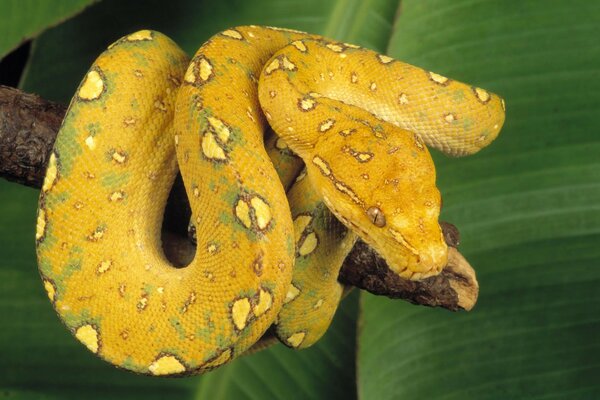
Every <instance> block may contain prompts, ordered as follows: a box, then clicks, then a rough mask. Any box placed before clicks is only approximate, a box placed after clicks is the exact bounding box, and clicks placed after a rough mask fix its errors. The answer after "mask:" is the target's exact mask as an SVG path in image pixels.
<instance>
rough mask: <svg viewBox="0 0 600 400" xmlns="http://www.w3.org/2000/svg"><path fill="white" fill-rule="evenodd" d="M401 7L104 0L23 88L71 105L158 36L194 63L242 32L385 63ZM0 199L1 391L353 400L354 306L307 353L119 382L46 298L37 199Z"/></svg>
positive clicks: (4, 192)
mask: <svg viewBox="0 0 600 400" xmlns="http://www.w3.org/2000/svg"><path fill="white" fill-rule="evenodd" d="M142 4H143V6H142ZM397 7H398V0H369V1H363V0H336V1H322V0H287V1H285V2H281V1H278V0H258V1H253V2H249V1H245V0H235V1H228V2H221V1H195V0H171V1H169V2H168V4H167V5H166V6H165V2H164V1H158V0H153V1H145V2H143V3H142V2H139V1H121V0H105V1H103V2H101V3H99V4H96V5H94V6H93V7H90V8H89V9H87V10H86V11H85V12H83V13H82V14H81V15H79V16H78V17H77V18H74V19H72V20H69V21H67V22H66V23H64V24H62V25H60V26H59V27H57V28H54V29H51V30H49V31H48V32H46V33H44V34H43V35H42V36H40V38H39V39H36V40H35V42H34V45H33V49H32V56H31V59H30V62H29V65H28V70H27V73H26V77H25V79H24V81H23V88H24V89H25V90H27V91H31V92H36V93H39V94H40V95H42V96H43V97H45V98H48V99H53V100H56V101H61V102H63V103H67V102H68V101H69V99H70V97H71V96H72V95H73V93H74V92H75V88H76V87H77V85H78V83H79V81H80V80H81V78H82V77H83V75H84V73H85V71H86V70H87V69H88V68H89V65H90V64H91V63H92V62H93V60H94V59H95V58H96V57H97V56H98V55H99V54H100V52H102V51H103V50H104V49H105V48H106V46H108V45H109V44H110V43H112V42H113V41H115V40H116V39H118V38H119V37H121V36H123V35H125V34H127V33H131V32H133V31H136V30H138V29H142V28H151V29H156V30H159V31H163V32H164V33H166V34H167V35H169V36H171V37H172V38H173V39H174V40H175V41H176V42H177V43H179V44H180V45H181V46H182V47H183V48H184V49H185V50H186V51H187V52H188V53H189V54H193V53H194V52H195V51H196V49H197V47H199V46H200V45H201V44H202V42H203V41H205V40H206V39H208V38H209V37H210V36H211V35H212V34H215V33H217V32H219V31H222V30H223V29H226V28H227V27H230V26H236V25H242V24H261V25H273V26H284V27H289V28H295V29H301V30H305V31H309V32H315V33H321V34H324V35H327V36H330V37H335V38H337V39H339V40H345V41H351V42H355V43H358V44H361V45H364V46H367V47H371V48H375V49H378V50H381V51H383V50H384V49H385V48H386V46H387V44H388V41H389V37H390V32H391V28H392V24H393V20H394V17H395V15H396V9H397ZM0 196H1V197H0V204H1V205H2V209H0V222H1V223H0V238H1V240H2V241H1V243H3V244H4V243H9V247H8V248H10V249H11V250H10V252H9V253H7V256H6V257H2V258H1V259H0V278H4V279H1V280H0V317H3V318H4V317H6V319H5V321H7V322H6V323H5V324H4V325H3V329H0V354H2V357H0V389H5V390H7V392H8V393H10V394H11V395H14V396H15V397H21V398H30V397H38V396H41V395H43V396H47V397H50V398H61V399H62V398H81V397H82V394H85V397H86V398H88V397H89V398H93V397H94V396H95V397H97V398H107V397H110V398H115V397H122V398H144V399H153V398H190V397H198V398H204V397H205V396H206V397H207V398H232V399H233V398H235V399H237V398H271V397H278V398H294V397H296V398H304V397H311V398H332V397H333V398H339V397H342V398H349V399H351V398H354V397H356V385H355V382H356V372H355V361H354V360H355V356H356V353H355V343H356V333H355V322H356V314H357V310H356V309H357V301H358V300H357V297H358V296H357V294H355V295H354V296H351V297H350V298H348V299H347V300H345V302H344V305H343V307H342V308H341V309H340V311H339V312H338V315H337V316H336V318H335V320H334V325H333V326H332V328H331V329H330V331H329V332H328V333H327V335H326V336H325V337H324V338H323V339H322V340H321V342H319V343H318V344H317V345H315V346H314V347H313V348H311V349H307V350H302V351H292V350H288V349H287V348H284V347H283V346H281V345H279V346H275V347H274V348H272V349H268V350H265V351H263V352H261V353H258V354H255V355H252V356H248V357H243V358H241V359H239V360H236V361H234V362H233V363H232V364H231V365H228V366H226V367H224V368H220V369H218V370H217V371H215V372H211V373H209V374H207V375H205V376H202V377H193V378H184V379H177V380H169V379H156V378H147V377H140V376H135V375H132V374H131V373H127V372H124V371H119V370H116V369H115V368H113V367H112V366H110V365H108V364H106V363H104V362H103V361H101V360H99V359H97V358H96V357H95V356H94V355H92V354H91V353H89V351H87V350H86V349H85V348H83V346H81V345H80V344H79V343H77V341H76V340H74V339H73V338H72V337H71V335H70V334H69V333H68V332H67V331H66V330H65V329H64V327H63V326H62V325H61V324H60V322H59V320H58V318H57V317H56V315H55V313H54V311H53V310H52V307H51V306H50V304H49V302H48V300H47V298H46V297H45V294H44V291H43V288H42V285H41V282H40V279H39V276H38V274H37V271H36V268H37V267H36V261H35V254H34V240H33V237H34V227H35V209H36V198H37V193H36V192H35V191H33V190H31V189H27V188H23V187H18V186H16V185H14V184H9V183H6V182H2V181H0ZM15 229H17V232H15ZM3 247H4V245H3ZM2 254H3V255H4V254H5V251H4V250H3V251H2ZM2 274H5V276H4V275H2ZM33 299H35V301H33ZM31 349H35V351H31ZM332 382H337V383H335V384H332ZM0 393H1V392H0ZM213 396H214V397H213Z"/></svg>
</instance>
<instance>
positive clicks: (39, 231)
mask: <svg viewBox="0 0 600 400" xmlns="http://www.w3.org/2000/svg"><path fill="white" fill-rule="evenodd" d="M45 233H46V211H45V210H44V209H43V208H40V209H39V211H38V216H37V223H36V226H35V240H40V239H41V238H43V237H44V234H45Z"/></svg>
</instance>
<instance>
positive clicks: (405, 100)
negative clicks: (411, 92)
mask: <svg viewBox="0 0 600 400" xmlns="http://www.w3.org/2000/svg"><path fill="white" fill-rule="evenodd" d="M398 103H400V104H408V96H407V95H406V93H400V96H398Z"/></svg>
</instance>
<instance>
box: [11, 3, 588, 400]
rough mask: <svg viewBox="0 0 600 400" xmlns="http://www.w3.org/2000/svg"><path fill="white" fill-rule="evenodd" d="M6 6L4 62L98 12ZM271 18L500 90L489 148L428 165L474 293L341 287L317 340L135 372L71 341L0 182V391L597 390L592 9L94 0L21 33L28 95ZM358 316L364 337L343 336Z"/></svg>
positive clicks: (27, 204)
mask: <svg viewBox="0 0 600 400" xmlns="http://www.w3.org/2000/svg"><path fill="white" fill-rule="evenodd" d="M49 3H50V2H47V1H43V0H38V1H35V0H28V1H25V2H23V1H19V2H18V1H16V0H5V1H3V2H0V38H2V39H0V57H1V56H3V55H4V54H6V53H7V52H8V51H9V50H10V49H11V48H14V47H15V46H16V45H17V44H18V43H19V42H20V41H21V39H22V38H27V37H31V36H32V35H34V34H35V33H37V32H39V31H41V30H42V29H44V28H46V27H48V26H51V25H54V24H56V23H57V22H59V21H60V20H62V19H65V18H67V17H69V16H71V15H72V14H74V13H76V12H78V11H81V10H82V9H83V8H84V7H85V6H86V5H87V3H93V2H92V1H87V2H86V1H81V0H80V1H78V2H74V1H71V2H70V1H66V0H63V1H57V2H52V4H57V6H54V7H48V4H49ZM240 24H268V25H275V26H285V27H290V28H296V29H301V30H306V31H310V32H315V33H321V34H324V35H327V36H329V37H333V38H336V39H340V40H344V41H350V42H355V43H357V44H360V45H363V46H366V47H370V48H373V49H376V50H379V51H381V52H385V53H388V54H390V55H392V56H394V57H396V58H399V59H402V60H405V61H407V62H410V63H413V64H416V65H420V66H422V67H425V68H429V69H431V70H434V71H436V72H439V73H442V74H444V75H447V76H450V77H453V78H456V79H459V80H463V81H466V82H470V83H473V84H476V85H477V86H481V87H484V88H486V89H489V90H492V91H494V92H496V93H499V94H501V95H502V96H504V98H505V99H506V103H507V122H506V125H505V128H504V130H503V132H502V134H501V136H500V138H499V139H498V140H497V141H496V142H495V143H494V144H493V146H491V147H490V148H489V149H486V150H485V151H483V152H481V153H480V154H478V155H476V156H473V157H470V158H465V159H448V158H445V157H442V156H440V155H439V154H435V160H436V165H437V170H438V181H439V186H440V188H441V190H442V193H443V196H444V212H443V214H444V215H443V218H444V219H445V220H449V221H452V222H453V223H455V224H456V225H457V226H458V227H459V228H460V230H461V232H462V235H463V245H462V247H461V251H462V252H463V254H465V255H466V257H467V258H468V259H469V260H470V261H471V263H472V264H473V265H474V266H475V268H476V270H477V273H478V278H479V281H480V285H481V294H480V299H479V302H478V305H477V306H476V308H475V309H474V310H473V311H472V312H470V313H459V314H454V313H450V312H447V311H443V310H437V309H428V308H423V307H416V306H412V305H408V304H404V303H402V302H399V301H392V300H388V299H385V298H378V297H375V296H372V295H368V294H364V293H361V294H360V296H359V295H358V294H357V293H355V294H354V295H353V296H351V297H350V298H348V299H347V300H346V301H345V302H344V304H343V307H342V309H341V310H340V312H339V313H338V316H337V317H336V320H335V324H334V326H333V328H332V329H331V331H330V332H329V333H328V334H327V336H326V337H325V338H324V339H323V340H322V341H321V342H320V343H319V344H318V345H317V346H315V347H314V348H312V349H309V350H306V351H302V352H293V351H289V350H287V349H285V348H283V347H281V346H276V347H274V348H272V349H270V350H267V351H265V352H262V353H259V354H256V355H253V356H249V357H244V358H241V359H239V360H237V361H235V362H233V363H232V364H231V365H229V366H227V367H225V368H222V369H220V370H218V371H216V372H213V373H209V374H207V375H205V376H202V377H193V378H185V379H176V380H173V379H157V378H147V377H141V376H134V375H131V374H129V373H126V372H123V371H119V370H116V369H114V368H112V367H110V366H108V365H106V364H104V363H103V362H102V361H100V360H98V359H96V358H95V357H94V356H93V355H91V354H90V353H89V352H88V351H87V350H85V349H84V348H83V346H81V345H79V344H78V343H76V341H75V340H73V339H72V337H71V336H70V334H68V333H67V332H66V331H65V330H64V328H63V327H62V325H61V324H60V323H59V321H58V319H57V318H56V316H55V315H54V312H53V310H52V308H51V306H50V304H49V303H48V301H47V299H46V297H45V294H44V293H43V289H42V285H41V284H40V282H39V278H38V275H37V272H36V263H35V257H34V243H33V237H34V233H33V230H34V226H35V221H34V220H35V210H36V198H37V193H36V192H35V191H34V190H31V189H27V188H24V187H19V186H17V185H14V184H10V183H7V182H4V181H2V182H0V255H1V257H0V321H2V322H1V323H0V328H1V329H0V397H2V396H4V397H9V398H44V399H54V398H56V399H65V398H82V397H85V398H103V399H105V398H127V399H130V398H131V399H135V398H144V399H159V398H183V399H186V398H211V399H212V398H227V399H239V398H250V399H263V398H344V399H347V398H354V397H360V398H363V399H387V398H389V399H392V398H393V399H405V398H406V399H421V398H431V399H471V398H472V399H496V398H498V399H505V398H511V399H515V398H526V399H531V398H539V399H542V398H543V399H551V398H569V399H589V398H597V397H600V380H598V376H599V375H600V341H599V340H598V337H599V334H600V307H599V304H600V292H599V291H598V289H597V288H598V284H599V280H600V270H599V268H600V263H599V260H600V246H599V244H600V136H599V134H598V131H599V130H600V122H599V121H600V115H599V111H598V104H599V103H600V67H599V65H600V42H599V41H598V38H599V37H600V2H598V1H593V0H571V1H569V2H565V1H559V0H402V1H399V0H364V1H363V0H330V1H328V0H284V1H278V0H256V1H249V0H246V1H243V0H228V1H209V0H205V1H192V0H170V1H168V2H165V1H159V0H153V1H144V2H141V1H132V0H129V1H122V0H121V1H118V0H104V1H101V2H98V3H97V4H93V5H91V6H90V7H88V8H86V9H85V10H84V11H83V12H82V13H81V14H79V15H77V16H75V17H73V18H72V19H69V20H68V21H66V22H64V23H62V24H60V25H58V26H56V27H55V28H52V29H48V30H47V31H45V32H44V33H43V34H42V35H40V36H39V37H37V38H36V39H35V40H34V42H33V48H32V54H31V57H30V60H29V63H28V66H27V71H26V74H25V77H24V79H23V82H22V87H23V88H24V89H25V90H28V91H34V92H37V93H39V94H41V95H42V96H44V97H46V98H49V99H53V100H57V101H62V102H65V103H66V102H68V100H69V98H70V96H71V95H72V93H73V92H74V90H75V87H76V86H77V83H78V81H79V80H80V79H81V77H82V76H83V74H84V73H85V71H86V70H87V68H88V66H89V65H90V64H91V62H92V61H93V59H94V58H95V57H96V56H97V55H98V54H99V53H100V52H101V51H102V49H104V48H105V47H106V46H107V45H108V44H109V43H111V42H112V41H114V40H115V39H117V38H118V37H120V36H122V35H124V34H126V33H129V32H132V31H134V30H136V29H140V28H152V29H157V30H161V31H163V32H165V33H166V34H167V35H169V36H171V37H173V38H174V39H175V41H176V42H178V43H179V44H180V45H181V46H182V47H183V48H184V49H185V50H186V51H187V52H188V53H190V54H192V53H193V52H194V51H195V49H196V48H197V47H198V46H199V45H200V44H201V43H202V42H203V41H204V40H206V39H207V38H208V37H210V36H211V35H212V34H214V33H216V32H218V31H220V30H223V29H225V28H227V27H229V26H235V25H240ZM357 325H358V327H357Z"/></svg>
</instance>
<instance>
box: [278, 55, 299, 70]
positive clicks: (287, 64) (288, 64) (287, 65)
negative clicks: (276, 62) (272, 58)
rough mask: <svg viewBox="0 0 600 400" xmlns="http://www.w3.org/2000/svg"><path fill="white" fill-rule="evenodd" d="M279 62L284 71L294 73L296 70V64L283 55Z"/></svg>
mask: <svg viewBox="0 0 600 400" xmlns="http://www.w3.org/2000/svg"><path fill="white" fill-rule="evenodd" d="M281 61H282V63H283V68H284V69H287V70H288V71H294V70H295V69H296V64H294V63H293V62H291V61H290V60H289V59H288V58H287V57H286V56H285V55H284V56H283V57H282V58H281Z"/></svg>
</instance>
